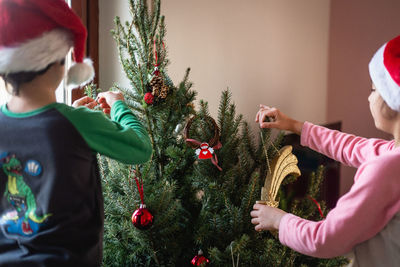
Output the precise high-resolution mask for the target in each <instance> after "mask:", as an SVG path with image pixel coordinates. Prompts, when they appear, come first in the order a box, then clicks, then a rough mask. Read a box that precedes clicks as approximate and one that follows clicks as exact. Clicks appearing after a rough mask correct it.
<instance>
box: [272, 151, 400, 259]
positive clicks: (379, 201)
mask: <svg viewBox="0 0 400 267" xmlns="http://www.w3.org/2000/svg"><path fill="white" fill-rule="evenodd" d="M398 162H399V156H397V155H395V156H393V155H392V156H382V157H381V158H379V160H374V161H373V162H371V163H370V164H368V165H366V166H365V167H364V166H363V167H362V170H361V173H360V174H358V173H357V175H356V178H355V179H356V183H355V184H354V185H353V187H352V188H351V190H350V191H349V192H348V193H347V194H345V195H344V196H343V197H341V198H340V199H339V201H338V203H337V205H336V207H335V208H334V209H332V210H331V211H330V212H329V214H328V216H327V217H326V219H325V220H323V221H319V222H313V221H308V220H304V219H301V218H299V217H297V216H295V215H292V214H286V215H284V216H283V217H282V218H281V220H280V224H279V239H280V241H281V243H282V244H284V245H286V246H289V247H290V248H292V249H294V250H296V251H298V252H300V253H303V254H306V255H310V256H314V257H320V258H330V257H336V256H339V255H343V254H344V253H347V252H349V251H350V250H351V249H352V248H354V246H355V245H357V244H359V243H361V242H364V241H366V240H368V239H370V238H372V237H374V236H375V235H376V234H377V233H379V232H380V231H381V230H382V229H383V228H384V227H385V225H386V224H387V223H388V222H389V221H390V220H391V219H392V218H393V216H394V215H395V214H396V213H397V212H398V211H399V210H400V187H399V186H398V183H399V176H398V173H399V172H400V166H399V164H398Z"/></svg>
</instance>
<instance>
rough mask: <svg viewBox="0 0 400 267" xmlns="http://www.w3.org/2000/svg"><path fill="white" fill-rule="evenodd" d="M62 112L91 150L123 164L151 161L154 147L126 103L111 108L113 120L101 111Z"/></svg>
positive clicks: (61, 108) (63, 108) (66, 109)
mask: <svg viewBox="0 0 400 267" xmlns="http://www.w3.org/2000/svg"><path fill="white" fill-rule="evenodd" d="M57 109H58V110H59V112H61V113H62V114H63V115H64V116H65V117H66V118H67V119H68V120H69V121H70V122H71V123H72V124H73V125H74V126H75V128H76V129H77V130H78V132H79V133H80V134H81V136H82V137H83V139H84V140H85V141H86V143H87V144H88V145H89V147H90V148H91V149H92V150H94V151H96V152H98V153H100V154H102V155H105V156H108V157H110V158H113V159H116V160H118V161H120V162H122V163H127V164H140V163H144V162H146V161H148V160H149V159H150V157H151V154H152V145H151V142H150V138H149V135H148V133H147V131H146V129H145V128H144V126H143V125H142V124H141V123H140V122H139V120H138V119H137V118H136V116H135V115H134V114H133V113H132V111H131V110H130V109H129V108H128V107H127V105H126V104H125V103H124V102H123V101H117V102H115V103H114V105H113V106H112V108H111V120H110V119H108V118H107V117H106V116H104V114H103V113H102V112H100V111H93V110H90V109H88V108H86V107H79V108H72V107H69V106H67V105H59V106H58V108H57Z"/></svg>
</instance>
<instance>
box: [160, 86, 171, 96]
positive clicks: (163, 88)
mask: <svg viewBox="0 0 400 267" xmlns="http://www.w3.org/2000/svg"><path fill="white" fill-rule="evenodd" d="M168 90H169V87H168V85H166V84H165V83H164V82H163V85H162V86H161V91H160V97H161V98H162V99H165V98H167V95H168Z"/></svg>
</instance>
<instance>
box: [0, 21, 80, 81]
mask: <svg viewBox="0 0 400 267" xmlns="http://www.w3.org/2000/svg"><path fill="white" fill-rule="evenodd" d="M72 46H73V40H72V36H71V34H70V33H69V32H68V31H66V30H63V29H60V28H58V29H54V30H51V31H49V32H46V33H44V34H43V35H41V36H40V37H38V38H35V39H30V40H28V41H27V42H24V43H20V44H16V45H13V46H10V47H3V48H0V73H2V74H8V73H16V72H22V71H40V70H42V69H44V68H46V67H47V66H48V65H49V64H50V63H53V62H56V61H58V60H61V59H63V58H64V57H65V56H66V55H67V53H68V51H69V50H70V48H71V47H72Z"/></svg>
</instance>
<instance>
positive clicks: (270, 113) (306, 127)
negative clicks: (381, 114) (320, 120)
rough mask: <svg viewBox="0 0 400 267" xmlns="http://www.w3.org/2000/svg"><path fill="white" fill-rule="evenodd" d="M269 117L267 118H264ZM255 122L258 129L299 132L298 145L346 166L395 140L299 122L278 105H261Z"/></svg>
mask: <svg viewBox="0 0 400 267" xmlns="http://www.w3.org/2000/svg"><path fill="white" fill-rule="evenodd" d="M266 118H269V119H270V121H265V120H266ZM256 122H258V123H259V124H260V127H261V128H276V129H279V130H287V131H291V132H294V133H297V134H299V135H301V144H302V145H303V146H308V147H310V148H311V149H313V150H315V151H317V152H319V153H322V154H324V155H326V156H328V157H330V158H333V159H335V160H337V161H340V162H342V163H344V164H346V165H349V166H353V167H359V166H360V164H361V163H362V162H364V161H365V160H366V159H367V158H370V157H373V156H377V155H379V154H380V153H381V152H382V151H387V150H390V149H392V148H393V145H394V142H389V141H386V140H379V139H366V138H361V137H356V136H354V135H350V134H345V133H342V132H339V131H334V130H330V129H328V128H325V127H322V126H317V125H312V124H310V123H308V122H305V123H303V122H300V121H297V120H294V119H292V118H290V117H288V116H286V115H285V114H283V113H282V112H281V111H280V110H279V109H277V108H271V107H268V106H265V105H260V109H259V111H258V112H257V115H256Z"/></svg>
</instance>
